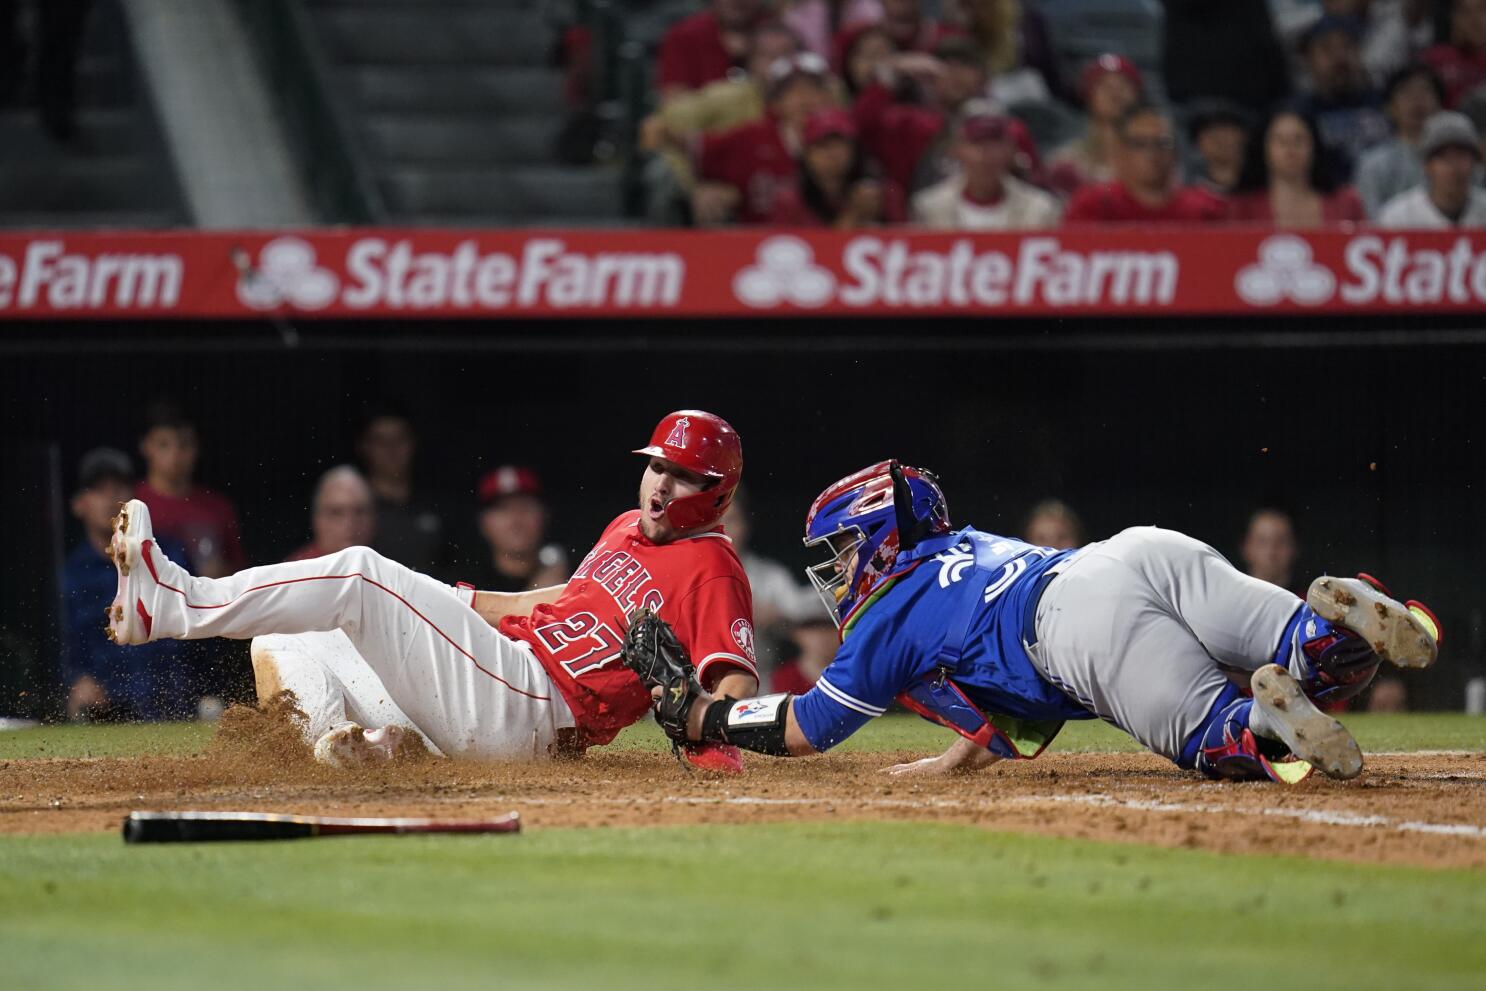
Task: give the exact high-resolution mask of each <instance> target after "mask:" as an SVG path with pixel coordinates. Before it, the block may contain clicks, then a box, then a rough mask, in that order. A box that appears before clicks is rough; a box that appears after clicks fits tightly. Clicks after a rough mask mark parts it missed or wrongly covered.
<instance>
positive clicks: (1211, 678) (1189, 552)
mask: <svg viewBox="0 0 1486 991" xmlns="http://www.w3.org/2000/svg"><path fill="white" fill-rule="evenodd" d="M1300 606H1301V602H1300V599H1298V598H1297V597H1296V596H1295V595H1293V594H1291V593H1290V592H1287V591H1285V590H1284V589H1282V588H1278V587H1276V586H1274V585H1271V584H1269V583H1268V582H1264V581H1260V580H1259V579H1257V578H1252V577H1250V576H1248V575H1245V574H1243V573H1242V572H1240V571H1238V570H1237V569H1236V568H1234V567H1233V565H1231V564H1229V563H1228V561H1227V560H1226V559H1224V557H1223V556H1222V555H1221V554H1219V553H1218V552H1217V551H1215V550H1213V549H1212V548H1211V547H1209V546H1207V545H1206V544H1204V543H1202V542H1201V541H1199V540H1194V539H1193V538H1191V537H1188V536H1186V535H1185V534H1181V533H1177V532H1176V531H1174V530H1162V529H1159V528H1157V527H1153V526H1141V527H1131V528H1130V529H1128V530H1124V531H1121V532H1120V533H1118V534H1116V535H1115V536H1113V537H1111V538H1110V539H1108V540H1105V541H1101V542H1100V543H1097V544H1090V545H1089V546H1088V547H1087V548H1085V549H1083V550H1082V551H1080V552H1079V553H1078V554H1077V555H1075V556H1074V557H1072V558H1070V559H1069V560H1068V562H1067V563H1066V564H1064V565H1063V567H1062V569H1061V571H1060V572H1059V574H1058V577H1057V578H1056V579H1055V580H1054V581H1053V582H1052V583H1051V584H1049V585H1048V586H1047V589H1046V590H1045V591H1044V592H1043V593H1042V599H1041V601H1040V602H1039V603H1038V605H1037V618H1036V623H1037V643H1036V644H1035V645H1033V646H1032V648H1031V649H1030V650H1029V651H1028V653H1029V656H1030V657H1031V658H1032V664H1033V666H1035V667H1036V668H1037V670H1038V671H1039V672H1041V673H1042V675H1043V676H1044V677H1046V678H1047V679H1048V680H1049V681H1051V682H1052V683H1053V684H1055V685H1057V686H1058V687H1059V688H1061V689H1063V691H1065V692H1067V693H1068V694H1069V695H1070V696H1072V697H1073V698H1075V699H1077V700H1078V701H1079V702H1080V703H1082V704H1083V705H1084V706H1085V707H1087V708H1088V709H1089V711H1090V712H1093V713H1095V714H1097V715H1099V716H1100V717H1102V718H1103V719H1105V720H1107V721H1109V722H1112V723H1114V724H1115V725H1116V726H1118V727H1120V728H1121V729H1123V730H1124V731H1125V732H1127V733H1129V734H1130V735H1131V736H1133V737H1135V739H1137V740H1139V741H1140V742H1141V743H1143V744H1145V745H1146V746H1147V747H1149V748H1150V749H1152V750H1154V751H1155V752H1156V753H1158V754H1163V755H1164V756H1166V757H1170V758H1172V759H1173V760H1175V759H1176V758H1177V756H1178V755H1180V754H1181V752H1182V747H1183V746H1184V745H1185V744H1186V742H1187V740H1188V738H1190V737H1191V735H1192V734H1193V733H1195V732H1196V731H1197V730H1198V728H1200V727H1201V726H1202V725H1203V724H1204V722H1205V721H1206V719H1207V715H1208V712H1209V710H1210V709H1211V708H1212V706H1213V703H1214V702H1215V701H1216V700H1217V698H1218V695H1219V693H1220V692H1222V691H1223V689H1224V688H1225V687H1226V685H1227V684H1228V681H1229V678H1228V676H1227V675H1226V674H1225V673H1224V670H1223V669H1227V670H1231V671H1235V672H1238V673H1239V675H1240V676H1241V680H1242V681H1243V683H1244V684H1247V675H1249V674H1251V673H1252V672H1254V671H1256V670H1258V669H1259V668H1260V667H1262V666H1263V665H1265V664H1268V663H1269V662H1270V661H1271V660H1273V659H1274V656H1275V653H1276V652H1277V651H1278V649H1279V646H1280V635H1281V634H1282V633H1283V632H1284V629H1285V626H1286V624H1287V623H1288V622H1289V620H1290V617H1291V616H1293V615H1294V614H1295V610H1297V609H1299V608H1300ZM1220 665H1221V668H1220Z"/></svg>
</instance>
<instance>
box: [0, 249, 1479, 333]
mask: <svg viewBox="0 0 1486 991" xmlns="http://www.w3.org/2000/svg"><path fill="white" fill-rule="evenodd" d="M1474 311H1486V232H1474V233H1456V232H1396V231H1381V230H1371V229H1367V228H1359V229H1357V230H1354V231H1349V232H1341V231H1334V232H1324V233H1306V234H1297V233H1276V232H1273V231H1260V230H1244V229H1221V230H1204V229H1194V228H1184V229H1179V230H1164V229H1163V230H1151V229H1124V230H1113V229H1111V230H1097V229H1083V230H1068V231H1057V232H1047V233H1035V234H1031V233H1029V234H945V233H927V232H918V231H907V230H892V229H883V230H873V231H869V232H860V233H841V232H814V231H811V232H805V231H778V230H766V231H764V230H760V231H746V230H738V231H726V232H702V231H669V230H647V231H633V232H629V231H625V232H611V231H541V232H535V231H451V230H390V229H380V228H352V229H330V230H307V231H272V232H262V231H260V232H253V233H240V234H233V233H195V232H179V233H124V232H108V233H41V232H32V233H11V234H4V235H0V319H12V320H14V319H28V318H69V319H88V318H111V317H229V318H231V317H237V318H241V317H254V316H262V315H271V314H277V315H281V316H286V317H291V318H294V319H306V318H337V317H339V318H344V317H369V318H399V317H408V316H417V317H422V318H469V317H479V318H493V317H571V316H582V317H626V316H630V317H633V316H644V317H665V316H677V317H686V316H708V317H715V316H754V315H759V314H767V313H777V314H788V315H792V316H800V315H807V316H808V315H820V316H842V315H852V316H894V315H906V314H912V315H916V316H953V315H998V314H999V315H1007V316H1058V317H1078V316H1111V315H1128V316H1161V315H1178V314H1211V315H1258V314H1266V313H1324V314H1353V313H1390V312H1391V313H1399V312H1410V313H1421V312H1427V313H1451V312H1474Z"/></svg>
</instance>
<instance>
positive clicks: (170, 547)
mask: <svg viewBox="0 0 1486 991" xmlns="http://www.w3.org/2000/svg"><path fill="white" fill-rule="evenodd" d="M133 478H134V468H133V466H132V465H131V464H130V463H129V456H128V455H126V454H125V453H124V452H123V451H119V450H115V449H113V448H109V447H100V448H96V449H94V450H92V451H89V452H88V453H87V454H85V455H84V456H83V459H82V462H81V463H80V465H79V466H78V484H77V492H76V494H74V495H73V497H72V515H73V516H75V517H77V519H78V521H79V522H80V523H81V524H82V527H83V542H82V543H81V544H79V545H78V546H77V547H76V548H74V549H73V551H72V553H71V554H69V555H68V556H67V561H66V563H65V564H64V565H63V571H62V595H63V625H64V627H65V634H66V637H65V641H64V643H63V649H62V665H61V667H62V677H63V684H64V685H65V687H66V690H67V701H66V711H67V718H68V719H101V718H109V719H152V720H153V719H180V718H184V717H186V716H189V715H190V714H191V712H192V711H193V710H194V707H195V698H194V695H195V693H194V691H193V679H192V676H191V675H192V672H191V671H190V670H189V669H190V666H191V663H190V657H191V656H192V655H191V648H190V647H188V646H187V645H186V644H184V643H181V642H177V641H166V640H162V641H160V642H158V643H151V644H144V645H141V646H137V647H127V648H124V649H120V648H119V647H116V646H115V645H113V644H112V643H109V642H108V638H107V637H106V636H105V635H104V632H103V630H104V624H103V621H102V617H103V615H104V613H105V611H106V610H107V609H108V606H109V604H110V603H111V602H112V601H113V598H114V595H115V593H116V592H117V591H118V574H117V572H116V571H115V570H114V566H113V562H112V561H111V560H110V559H109V556H108V554H109V542H110V539H111V538H112V536H113V517H114V514H115V513H117V512H118V511H119V504H120V503H122V502H127V501H128V500H129V499H131V498H133V491H132V489H133ZM156 539H157V540H158V541H159V544H160V549H161V551H163V552H164V553H165V554H167V555H177V554H183V553H185V551H184V548H182V547H181V546H179V545H178V544H177V543H176V541H175V540H174V539H172V538H171V537H169V536H167V535H166V534H163V533H157V535H156ZM176 560H182V559H181V558H176Z"/></svg>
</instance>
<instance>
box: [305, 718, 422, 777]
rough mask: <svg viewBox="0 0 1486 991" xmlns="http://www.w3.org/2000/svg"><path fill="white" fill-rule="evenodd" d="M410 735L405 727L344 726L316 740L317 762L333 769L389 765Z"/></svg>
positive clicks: (337, 727) (334, 728)
mask: <svg viewBox="0 0 1486 991" xmlns="http://www.w3.org/2000/svg"><path fill="white" fill-rule="evenodd" d="M406 736H407V730H406V729H404V728H403V727H401V726H383V727H382V728H381V729H372V730H369V729H363V728H362V727H361V726H360V725H359V724H357V723H341V724H340V725H339V726H334V727H332V728H331V729H328V730H326V731H325V733H323V734H322V735H321V737H320V739H318V740H316V741H315V760H317V761H319V762H320V763H322V764H329V765H330V766H331V767H364V766H365V765H367V764H377V763H385V762H386V761H390V760H392V759H393V758H394V757H396V756H397V755H398V751H399V750H401V749H402V745H403V741H404V739H405V738H406Z"/></svg>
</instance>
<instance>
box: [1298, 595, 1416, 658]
mask: <svg viewBox="0 0 1486 991" xmlns="http://www.w3.org/2000/svg"><path fill="white" fill-rule="evenodd" d="M1381 588H1382V583H1380V582H1378V581H1377V579H1375V578H1372V577H1371V576H1365V577H1363V578H1332V577H1326V576H1323V577H1321V578H1317V579H1316V580H1315V581H1313V582H1311V587H1310V591H1309V592H1307V593H1306V597H1305V601H1306V604H1307V605H1308V606H1310V608H1312V609H1314V610H1315V611H1316V615H1317V616H1320V617H1321V618H1322V619H1325V620H1327V621H1329V622H1331V623H1333V624H1335V625H1336V626H1338V627H1340V628H1342V629H1343V630H1346V631H1348V632H1350V633H1353V634H1355V635H1356V636H1358V637H1359V638H1361V639H1362V640H1363V641H1365V642H1366V643H1367V644H1368V646H1370V647H1371V648H1372V651H1373V653H1375V654H1377V656H1378V657H1379V658H1380V659H1382V660H1385V661H1390V662H1392V663H1393V664H1395V665H1397V666H1398V667H1401V668H1427V667H1429V666H1430V665H1431V664H1433V663H1434V661H1435V658H1436V657H1438V656H1439V641H1440V628H1439V623H1438V621H1436V620H1435V618H1434V614H1433V613H1431V612H1430V611H1429V610H1428V609H1427V608H1426V607H1425V606H1424V605H1423V604H1422V603H1419V602H1414V601H1412V600H1411V601H1410V602H1409V603H1408V604H1407V605H1405V604H1404V603H1402V602H1399V601H1398V600H1397V599H1394V598H1392V597H1391V596H1389V595H1387V594H1386V593H1385V592H1383V591H1380V590H1379V589H1381Z"/></svg>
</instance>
